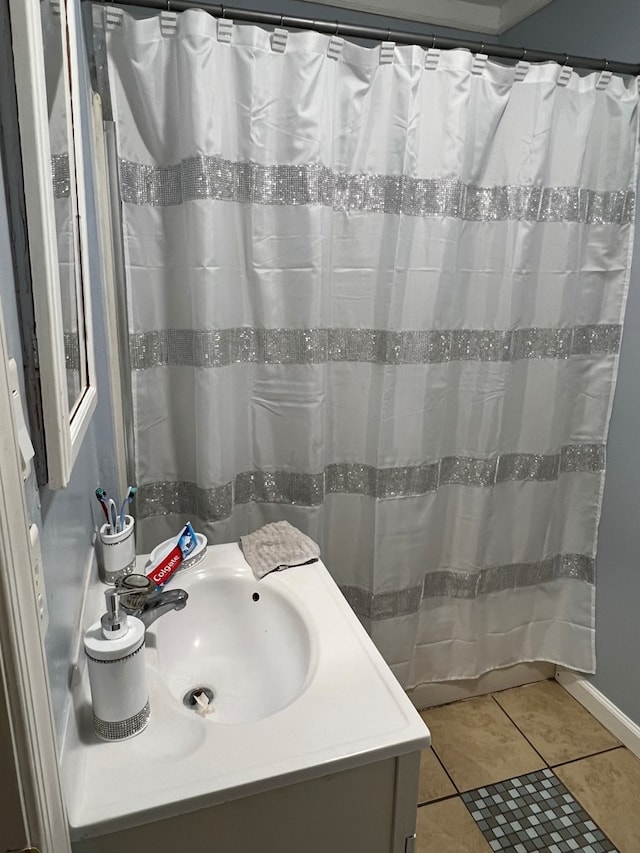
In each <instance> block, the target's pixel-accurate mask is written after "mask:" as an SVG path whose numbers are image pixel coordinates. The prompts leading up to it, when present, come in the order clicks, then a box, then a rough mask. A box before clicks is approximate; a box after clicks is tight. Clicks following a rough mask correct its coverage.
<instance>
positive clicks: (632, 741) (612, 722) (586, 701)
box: [555, 668, 640, 758]
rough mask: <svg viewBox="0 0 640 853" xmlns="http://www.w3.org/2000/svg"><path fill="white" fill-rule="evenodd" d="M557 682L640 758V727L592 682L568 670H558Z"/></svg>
mask: <svg viewBox="0 0 640 853" xmlns="http://www.w3.org/2000/svg"><path fill="white" fill-rule="evenodd" d="M555 677H556V681H557V682H558V683H559V684H561V685H562V687H564V689H565V690H566V691H567V693H570V694H571V696H573V698H574V699H576V700H577V701H578V702H579V703H580V704H581V705H582V706H583V707H584V708H586V709H587V711H589V713H590V714H592V715H593V716H594V717H595V718H596V720H598V722H600V723H602V725H603V726H604V727H605V728H606V729H608V730H609V731H610V732H611V734H612V735H614V736H615V737H617V738H618V740H619V741H621V742H622V743H623V744H624V745H625V746H626V747H627V749H628V750H629V751H630V752H632V753H633V754H634V755H635V756H636V757H637V758H640V726H638V725H636V723H634V722H633V720H631V719H630V718H629V717H627V715H626V714H624V713H623V712H622V711H621V710H620V708H618V707H617V706H616V705H614V704H613V702H611V701H610V700H609V699H607V697H606V696H605V695H604V694H603V693H601V692H600V691H599V690H598V688H597V687H594V686H593V684H591V682H590V681H589V680H588V679H586V678H584V677H583V676H581V675H577V674H576V673H575V672H571V671H570V670H567V669H560V668H558V669H557V670H556V676H555Z"/></svg>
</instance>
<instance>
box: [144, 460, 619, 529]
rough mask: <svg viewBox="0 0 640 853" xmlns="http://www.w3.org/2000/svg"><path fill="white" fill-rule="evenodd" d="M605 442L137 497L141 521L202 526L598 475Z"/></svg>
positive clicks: (154, 486)
mask: <svg viewBox="0 0 640 853" xmlns="http://www.w3.org/2000/svg"><path fill="white" fill-rule="evenodd" d="M604 467H605V446H604V445H603V444H570V445H567V446H566V447H563V448H562V449H561V450H560V452H559V453H554V454H535V453H504V454H501V455H499V456H495V457H493V458H491V459H475V458H473V457H468V456H447V457H445V458H444V459H441V460H439V461H438V462H431V463H426V464H424V465H415V466H406V467H396V468H374V467H373V466H371V465H361V464H359V463H346V462H345V463H336V464H332V465H327V467H326V468H325V469H324V471H322V472H320V473H318V474H306V473H295V472H294V473H292V472H289V471H274V472H266V471H245V472H243V473H241V474H238V475H237V476H236V478H235V480H233V481H232V482H229V483H225V484H224V485H222V486H218V487H215V488H210V489H206V488H201V487H200V486H197V485H196V484H195V483H191V482H162V483H150V484H146V485H145V484H142V485H140V486H139V488H138V492H137V495H136V500H137V515H138V518H139V519H140V520H142V519H145V518H154V517H156V516H162V515H190V516H193V517H195V518H199V519H201V520H202V521H205V522H215V521H222V520H223V519H225V518H229V516H230V515H231V513H232V511H233V507H234V505H235V504H244V503H249V502H252V501H257V502H260V503H282V504H291V505H295V506H319V505H320V504H321V503H322V502H323V501H324V499H325V496H326V495H328V494H336V493H343V494H356V495H366V496H368V497H372V498H377V499H381V498H394V497H416V496H418V495H424V494H428V493H429V492H435V491H437V490H438V488H440V487H441V486H445V485H462V486H478V487H491V486H494V485H497V484H500V483H505V482H508V481H521V482H526V481H530V482H538V483H543V482H552V481H554V480H557V479H558V477H559V476H560V475H561V474H569V473H587V474H601V473H602V472H603V471H604Z"/></svg>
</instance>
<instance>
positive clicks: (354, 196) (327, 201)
mask: <svg viewBox="0 0 640 853" xmlns="http://www.w3.org/2000/svg"><path fill="white" fill-rule="evenodd" d="M120 192H121V196H122V200H123V201H124V202H126V203H129V204H137V205H152V206H154V207H162V206H167V205H176V204H183V203H184V202H187V201H193V200H197V199H198V200H199V199H211V200H220V201H234V202H239V203H249V204H270V205H273V204H277V205H322V206H325V207H331V208H333V209H334V210H337V211H340V210H363V211H369V212H371V213H403V214H405V215H407V216H425V217H443V216H447V217H453V218H456V219H464V220H470V221H476V222H483V221H487V222H498V221H504V220H508V219H515V220H524V221H527V222H582V223H589V224H596V225H623V224H627V223H629V222H631V221H632V220H633V215H634V208H635V193H634V192H633V191H632V190H630V189H627V188H625V189H620V190H614V191H602V192H599V191H596V190H591V189H584V188H581V187H542V186H530V185H525V186H493V187H483V186H476V185H474V184H467V183H464V182H463V181H461V180H459V179H458V178H414V177H410V176H408V175H375V174H345V173H343V172H336V171H334V170H333V169H329V168H327V167H326V166H322V165H320V164H318V163H304V164H300V165H262V164H260V163H251V162H245V161H234V160H224V159H222V158H221V157H216V156H207V155H198V156H194V157H187V158H185V159H184V160H182V161H181V162H180V163H175V164H172V165H168V166H149V165H145V164H143V163H135V162H132V161H130V160H126V159H121V160H120Z"/></svg>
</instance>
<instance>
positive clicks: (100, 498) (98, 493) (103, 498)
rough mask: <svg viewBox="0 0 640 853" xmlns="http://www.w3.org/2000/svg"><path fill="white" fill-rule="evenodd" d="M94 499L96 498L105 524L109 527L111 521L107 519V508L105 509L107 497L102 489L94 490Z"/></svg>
mask: <svg viewBox="0 0 640 853" xmlns="http://www.w3.org/2000/svg"><path fill="white" fill-rule="evenodd" d="M96 497H97V498H98V502H99V503H100V506H101V507H102V512H103V513H104V517H105V518H106V519H107V524H108V525H111V519H110V518H109V508H108V507H107V498H108V495H107V493H106V492H105V490H104V489H96Z"/></svg>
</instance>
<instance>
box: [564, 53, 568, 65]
mask: <svg viewBox="0 0 640 853" xmlns="http://www.w3.org/2000/svg"><path fill="white" fill-rule="evenodd" d="M568 64H569V54H568V53H565V55H564V65H565V66H567V65H568Z"/></svg>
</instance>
